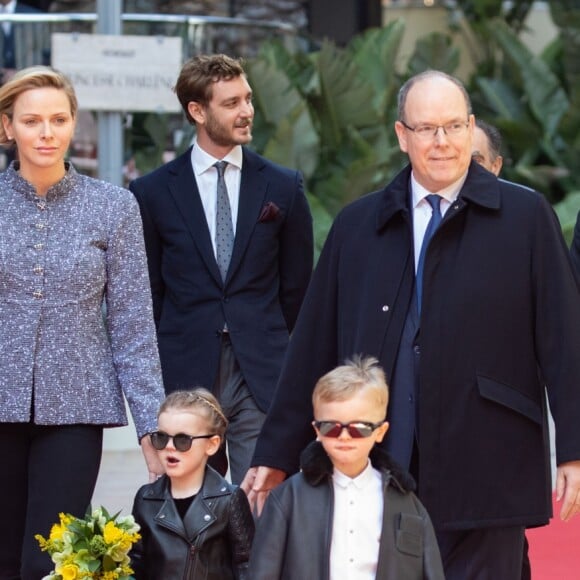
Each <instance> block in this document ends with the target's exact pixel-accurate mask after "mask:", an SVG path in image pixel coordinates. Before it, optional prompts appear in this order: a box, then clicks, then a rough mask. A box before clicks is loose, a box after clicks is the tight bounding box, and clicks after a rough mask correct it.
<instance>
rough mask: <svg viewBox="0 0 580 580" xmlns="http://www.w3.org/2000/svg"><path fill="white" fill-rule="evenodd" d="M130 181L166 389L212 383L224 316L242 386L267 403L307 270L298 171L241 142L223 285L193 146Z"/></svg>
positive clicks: (308, 221) (306, 219)
mask: <svg viewBox="0 0 580 580" xmlns="http://www.w3.org/2000/svg"><path fill="white" fill-rule="evenodd" d="M130 189H131V191H133V193H134V194H135V196H136V197H137V200H138V202H139V205H140V207H141V215H142V218H143V226H144V234H145V244H146V248H147V255H148V262H149V273H150V278H151V289H152V293H153V309H154V315H155V322H156V325H157V338H158V344H159V353H160V356H161V365H162V369H163V378H164V384H165V390H166V392H171V391H174V390H177V389H182V388H191V387H194V386H204V387H206V388H209V389H211V388H212V387H213V385H214V383H215V380H216V375H217V372H218V368H219V360H220V352H221V332H222V329H223V328H224V324H225V323H227V326H228V330H229V333H230V337H231V342H232V346H233V349H234V353H235V355H236V358H237V361H238V363H239V365H240V368H241V372H242V374H243V376H244V378H245V380H246V382H247V385H248V388H249V389H250V391H251V393H252V395H253V396H254V399H255V401H256V403H257V404H258V406H259V407H260V408H261V409H262V410H264V411H265V410H267V408H268V406H269V404H270V401H271V398H272V396H273V391H274V387H275V385H276V381H277V379H278V374H279V372H280V368H281V365H282V359H283V357H284V354H285V351H286V347H287V345H288V339H289V334H290V332H291V331H292V329H293V328H294V323H295V322H296V318H297V316H298V310H299V308H300V305H301V303H302V299H303V297H304V294H305V292H306V287H307V285H308V282H309V280H310V275H311V272H312V260H313V235H312V218H311V215H310V210H309V207H308V203H307V201H306V197H305V195H304V191H303V185H302V179H301V176H300V174H299V173H298V172H297V171H293V170H290V169H286V168H283V167H280V166H278V165H275V164H274V163H271V162H270V161H268V160H266V159H264V158H263V157H261V156H259V155H257V154H256V153H254V152H252V151H250V150H248V149H245V148H244V149H243V163H242V175H241V182H240V201H239V209H238V219H237V225H236V237H235V241H234V249H233V254H232V259H231V262H230V267H229V270H228V275H227V278H226V281H225V284H224V283H223V282H222V279H221V276H220V272H219V269H218V266H217V263H216V260H215V255H214V251H213V246H212V241H211V238H210V234H209V229H208V225H207V220H206V217H205V213H204V211H203V206H202V203H201V199H200V196H199V192H198V189H197V184H196V180H195V177H194V173H193V168H192V165H191V149H190V150H188V151H187V152H186V153H184V154H183V155H181V156H180V157H178V158H177V159H175V160H174V161H172V162H170V163H168V164H166V165H164V166H162V167H160V168H159V169H157V170H156V171H153V172H152V173H150V174H149V175H146V176H144V177H141V178H139V179H136V180H135V181H134V182H133V183H131V185H130ZM268 207H270V208H277V209H273V210H272V209H270V211H267V210H268Z"/></svg>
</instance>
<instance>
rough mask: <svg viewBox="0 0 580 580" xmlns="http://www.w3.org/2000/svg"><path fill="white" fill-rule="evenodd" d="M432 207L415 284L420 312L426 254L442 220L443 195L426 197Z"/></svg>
mask: <svg viewBox="0 0 580 580" xmlns="http://www.w3.org/2000/svg"><path fill="white" fill-rule="evenodd" d="M425 199H426V200H427V201H428V202H429V205H430V206H431V208H432V209H433V213H432V214H431V219H430V220H429V223H428V224H427V229H426V230H425V235H424V236H423V243H422V244H421V253H420V254H419V263H418V264H417V277H416V282H415V286H416V287H417V308H418V309H419V314H420V313H421V298H422V295H423V268H424V266H425V254H426V253H427V247H428V246H429V242H430V240H431V237H432V236H433V234H434V233H435V230H436V229H437V228H438V227H439V224H440V223H441V220H442V219H443V218H442V216H441V199H442V198H441V196H440V195H435V194H431V195H428V196H427V197H426V198H425Z"/></svg>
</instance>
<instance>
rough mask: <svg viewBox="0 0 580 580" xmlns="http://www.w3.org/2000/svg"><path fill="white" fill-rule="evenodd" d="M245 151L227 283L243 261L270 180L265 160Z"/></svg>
mask: <svg viewBox="0 0 580 580" xmlns="http://www.w3.org/2000/svg"><path fill="white" fill-rule="evenodd" d="M243 151H244V161H243V165H242V175H241V180H240V200H239V204H238V221H237V224H236V237H235V240H234V249H233V253H232V259H231V262H230V267H229V270H228V277H227V279H226V283H227V282H228V281H229V280H231V278H232V276H233V275H234V274H235V272H236V270H237V268H238V267H239V265H240V263H241V261H242V257H243V256H244V252H245V251H246V247H247V245H248V242H249V240H250V237H251V235H252V232H253V231H254V228H255V227H256V224H257V222H258V217H259V215H260V209H261V207H262V205H263V202H264V197H265V195H266V190H267V188H268V181H267V180H266V178H265V177H264V176H263V175H262V171H261V169H262V167H263V165H264V162H263V161H262V160H261V159H260V158H259V157H258V156H257V155H255V154H253V153H251V152H250V151H247V150H246V149H244V150H243Z"/></svg>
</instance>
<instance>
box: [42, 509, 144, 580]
mask: <svg viewBox="0 0 580 580" xmlns="http://www.w3.org/2000/svg"><path fill="white" fill-rule="evenodd" d="M119 513H120V512H119ZM119 513H117V514H115V515H113V516H111V515H109V513H108V512H107V510H106V509H105V508H103V507H100V508H97V509H94V510H92V511H91V509H89V510H88V511H87V513H86V515H85V517H84V519H80V518H76V517H74V516H72V515H70V514H63V513H61V514H59V520H60V521H59V522H58V523H57V524H54V525H53V526H52V528H51V530H50V534H49V536H48V539H46V538H44V537H43V536H41V535H40V534H37V535H36V536H35V538H36V539H37V540H38V543H39V544H40V548H41V549H42V550H43V551H45V552H48V553H49V554H50V556H51V558H52V561H53V562H54V564H55V567H54V570H53V571H52V572H51V573H50V574H49V575H48V576H45V577H44V578H43V579H42V580H77V579H78V580H81V579H88V578H91V579H92V580H130V579H131V574H132V573H133V570H132V569H131V565H130V564H131V560H130V558H129V551H130V550H131V547H132V546H133V544H134V543H135V542H137V541H138V540H139V539H140V537H141V536H140V535H139V533H138V532H139V525H138V524H136V523H135V520H134V519H133V516H123V517H119Z"/></svg>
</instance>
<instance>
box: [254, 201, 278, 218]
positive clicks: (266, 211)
mask: <svg viewBox="0 0 580 580" xmlns="http://www.w3.org/2000/svg"><path fill="white" fill-rule="evenodd" d="M279 215H280V208H279V207H278V206H277V205H276V204H275V203H274V202H273V201H268V202H267V203H265V204H264V207H263V208H262V211H261V212H260V217H259V218H258V221H259V222H271V221H272V220H275V219H276V218H277V217H278V216H279Z"/></svg>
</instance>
